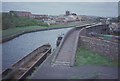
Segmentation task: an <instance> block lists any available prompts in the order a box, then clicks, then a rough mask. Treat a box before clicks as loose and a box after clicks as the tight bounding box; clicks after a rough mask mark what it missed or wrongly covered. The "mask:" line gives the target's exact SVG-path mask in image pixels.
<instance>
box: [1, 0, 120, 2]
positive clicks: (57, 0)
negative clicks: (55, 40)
mask: <svg viewBox="0 0 120 81" xmlns="http://www.w3.org/2000/svg"><path fill="white" fill-rule="evenodd" d="M1 1H2V2H118V1H119V0H1Z"/></svg>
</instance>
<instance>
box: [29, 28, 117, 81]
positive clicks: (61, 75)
mask: <svg viewBox="0 0 120 81" xmlns="http://www.w3.org/2000/svg"><path fill="white" fill-rule="evenodd" d="M78 34H79V30H76V31H74V32H72V33H71V34H70V35H69V36H68V38H67V39H66V40H65V43H64V44H63V46H62V48H61V49H60V52H59V53H58V55H57V57H56V59H55V62H54V63H51V61H52V59H53V57H54V54H52V55H50V56H49V57H48V58H47V60H46V61H44V63H42V65H41V66H39V68H38V69H37V70H36V71H35V72H34V73H33V74H32V76H31V79H96V78H97V79H116V78H118V69H117V68H116V67H102V66H90V65H89V66H81V67H75V66H74V67H70V63H71V62H72V61H73V56H74V55H75V48H76V39H77V37H78Z"/></svg>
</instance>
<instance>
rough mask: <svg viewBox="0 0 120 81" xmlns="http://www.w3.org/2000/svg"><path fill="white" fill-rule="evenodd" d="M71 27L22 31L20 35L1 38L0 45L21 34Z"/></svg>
mask: <svg viewBox="0 0 120 81" xmlns="http://www.w3.org/2000/svg"><path fill="white" fill-rule="evenodd" d="M71 27H73V26H68V27H58V28H57V27H53V28H41V29H35V30H28V31H22V32H20V33H17V34H13V35H11V36H8V37H5V38H2V41H0V43H5V42H7V41H10V40H12V39H14V38H16V37H19V36H20V35H23V34H27V33H32V32H38V31H46V30H54V29H63V28H71Z"/></svg>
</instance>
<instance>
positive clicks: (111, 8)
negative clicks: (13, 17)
mask: <svg viewBox="0 0 120 81" xmlns="http://www.w3.org/2000/svg"><path fill="white" fill-rule="evenodd" d="M10 10H17V11H29V12H31V13H33V14H48V15H60V14H65V11H66V10H69V11H71V12H74V13H77V14H78V15H90V16H102V17H117V16H118V2H2V11H3V12H7V11H10Z"/></svg>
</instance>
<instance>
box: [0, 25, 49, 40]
mask: <svg viewBox="0 0 120 81" xmlns="http://www.w3.org/2000/svg"><path fill="white" fill-rule="evenodd" d="M41 28H47V27H42V26H26V27H16V28H10V29H6V30H2V37H3V39H4V38H7V37H10V36H12V35H16V34H19V33H21V32H23V31H31V30H38V29H41Z"/></svg>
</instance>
